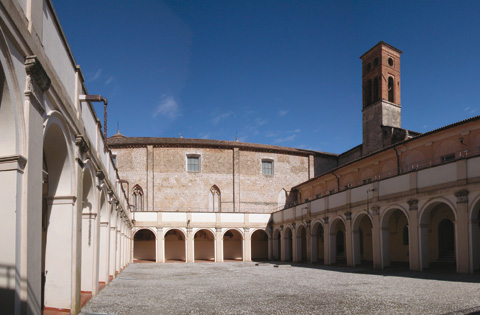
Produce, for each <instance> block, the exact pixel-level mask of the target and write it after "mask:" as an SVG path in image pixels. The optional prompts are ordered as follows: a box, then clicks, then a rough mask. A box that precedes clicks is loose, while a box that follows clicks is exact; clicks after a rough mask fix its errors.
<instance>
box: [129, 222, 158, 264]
mask: <svg viewBox="0 0 480 315" xmlns="http://www.w3.org/2000/svg"><path fill="white" fill-rule="evenodd" d="M156 240H157V233H156V232H155V230H154V229H152V228H138V229H136V231H135V232H134V234H133V259H134V261H135V262H155V261H156V257H157V254H156Z"/></svg>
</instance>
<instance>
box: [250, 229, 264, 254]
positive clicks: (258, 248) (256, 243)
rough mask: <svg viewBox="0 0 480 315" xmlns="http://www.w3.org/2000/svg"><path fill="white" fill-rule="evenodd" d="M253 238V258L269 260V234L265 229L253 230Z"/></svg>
mask: <svg viewBox="0 0 480 315" xmlns="http://www.w3.org/2000/svg"><path fill="white" fill-rule="evenodd" d="M250 239H251V248H252V260H253V261H264V260H268V235H267V233H266V232H265V231H264V230H256V231H255V232H253V234H252V236H251V237H250Z"/></svg>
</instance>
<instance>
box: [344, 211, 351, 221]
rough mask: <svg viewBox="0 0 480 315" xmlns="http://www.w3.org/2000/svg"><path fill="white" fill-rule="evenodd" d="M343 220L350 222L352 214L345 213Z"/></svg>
mask: <svg viewBox="0 0 480 315" xmlns="http://www.w3.org/2000/svg"><path fill="white" fill-rule="evenodd" d="M345 219H347V220H351V219H352V213H351V212H350V211H349V212H345Z"/></svg>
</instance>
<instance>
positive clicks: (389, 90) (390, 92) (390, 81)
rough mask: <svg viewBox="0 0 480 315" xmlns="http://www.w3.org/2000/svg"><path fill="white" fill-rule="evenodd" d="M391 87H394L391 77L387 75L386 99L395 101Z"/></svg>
mask: <svg viewBox="0 0 480 315" xmlns="http://www.w3.org/2000/svg"><path fill="white" fill-rule="evenodd" d="M393 88H394V84H393V77H388V101H389V102H392V103H395V99H394V94H393Z"/></svg>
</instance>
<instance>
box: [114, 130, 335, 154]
mask: <svg viewBox="0 0 480 315" xmlns="http://www.w3.org/2000/svg"><path fill="white" fill-rule="evenodd" d="M147 145H153V146H156V147H195V148H201V147H209V148H212V147H214V148H225V149H232V148H239V149H243V150H250V151H264V152H265V151H270V152H279V153H280V152H282V153H287V154H296V155H309V154H314V155H330V156H337V154H333V153H326V152H320V151H313V150H304V149H296V148H289V147H280V146H275V145H269V144H256V143H248V142H238V141H224V140H211V139H188V138H157V137H125V136H123V135H120V134H117V135H115V136H112V137H110V138H108V146H109V147H111V148H121V147H144V146H147Z"/></svg>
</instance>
